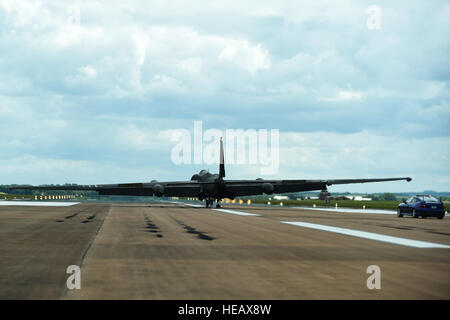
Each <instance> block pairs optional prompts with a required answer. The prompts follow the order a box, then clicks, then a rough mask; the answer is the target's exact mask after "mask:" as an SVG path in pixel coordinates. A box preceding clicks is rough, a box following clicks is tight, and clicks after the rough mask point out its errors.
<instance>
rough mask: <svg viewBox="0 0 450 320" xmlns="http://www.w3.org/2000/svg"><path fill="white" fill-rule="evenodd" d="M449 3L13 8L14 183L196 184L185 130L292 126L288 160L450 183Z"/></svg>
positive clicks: (293, 172) (8, 58) (2, 133)
mask: <svg viewBox="0 0 450 320" xmlns="http://www.w3.org/2000/svg"><path fill="white" fill-rule="evenodd" d="M448 21H450V3H449V2H448V1H361V0H354V1H351V0H342V1H330V0H326V1H324V0H319V1H317V0H316V1H283V0H281V1H261V0H258V1H253V0H250V1H215V0H213V1H197V0H190V1H189V2H186V1H148V0H145V1H99V0H89V1H34V0H26V1H25V0H1V1H0V184H24V183H26V184H47V183H55V184H59V183H61V184H62V183H78V184H98V183H119V182H138V181H139V182H144V181H150V180H153V179H156V180H159V181H170V180H186V179H190V177H191V176H192V174H193V173H194V172H198V171H199V170H200V169H202V168H205V169H210V170H211V171H213V172H217V171H218V166H217V165H216V164H206V163H201V164H183V163H182V164H176V163H174V162H173V161H172V160H171V152H172V150H173V148H174V147H175V146H176V142H175V141H173V139H172V138H173V137H172V133H173V130H177V129H184V130H188V131H189V132H193V128H194V121H202V126H203V130H208V129H216V130H220V131H223V132H225V130H227V129H235V130H236V129H243V130H262V129H264V130H268V131H270V130H279V169H278V170H277V172H276V173H271V174H266V175H261V172H260V167H259V166H258V165H255V164H250V163H247V164H233V165H228V166H227V178H228V179H254V178H258V177H262V178H264V179H328V178H329V179H336V178H377V177H380V178H381V177H404V176H410V177H412V178H413V181H412V182H410V183H407V182H386V183H375V184H365V185H347V186H336V187H332V188H330V190H331V191H351V192H384V191H386V192H409V191H422V190H430V189H431V190H437V191H450V168H449V163H450V148H449V146H450V129H449V128H450V126H449V119H450V101H449V92H450V91H449V79H450V50H449V49H450V45H449V44H450V24H449V23H448Z"/></svg>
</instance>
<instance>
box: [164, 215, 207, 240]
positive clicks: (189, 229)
mask: <svg viewBox="0 0 450 320" xmlns="http://www.w3.org/2000/svg"><path fill="white" fill-rule="evenodd" d="M172 219H173V220H174V221H175V222H176V223H178V224H179V225H180V226H182V227H183V229H184V230H186V232H187V233H192V234H195V235H197V237H198V238H199V239H202V240H208V241H212V240H214V238H213V237H210V236H208V235H207V234H205V233H204V232H201V231H198V230H197V229H195V228H194V227H191V226H190V225H187V224H185V223H184V222H182V221H179V220H178V219H176V218H174V217H172Z"/></svg>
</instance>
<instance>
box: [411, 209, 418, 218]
mask: <svg viewBox="0 0 450 320" xmlns="http://www.w3.org/2000/svg"><path fill="white" fill-rule="evenodd" d="M412 216H413V218H418V217H419V216H418V215H417V212H416V209H413V211H412Z"/></svg>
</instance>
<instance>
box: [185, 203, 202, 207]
mask: <svg viewBox="0 0 450 320" xmlns="http://www.w3.org/2000/svg"><path fill="white" fill-rule="evenodd" d="M183 204H185V205H187V206H189V207H194V208H203V207H204V206H202V205H200V204H190V203H183Z"/></svg>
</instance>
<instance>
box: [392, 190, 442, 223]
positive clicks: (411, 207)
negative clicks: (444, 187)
mask: <svg viewBox="0 0 450 320" xmlns="http://www.w3.org/2000/svg"><path fill="white" fill-rule="evenodd" d="M404 215H408V216H412V217H414V218H418V217H422V218H427V217H437V218H438V219H443V218H444V216H445V206H444V204H443V203H442V202H441V201H439V200H438V199H436V198H435V197H432V196H430V195H422V194H418V195H416V196H414V197H411V198H409V199H408V200H406V201H403V203H400V204H399V205H398V208H397V216H398V217H400V218H401V217H403V216H404Z"/></svg>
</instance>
